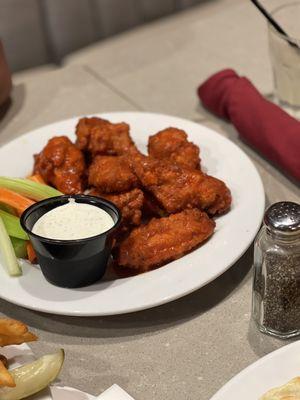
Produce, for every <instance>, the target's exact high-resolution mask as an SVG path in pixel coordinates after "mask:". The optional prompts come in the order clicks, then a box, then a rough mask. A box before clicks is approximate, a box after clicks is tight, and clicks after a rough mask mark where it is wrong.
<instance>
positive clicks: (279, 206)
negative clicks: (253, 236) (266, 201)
mask: <svg viewBox="0 0 300 400" xmlns="http://www.w3.org/2000/svg"><path fill="white" fill-rule="evenodd" d="M264 223H265V224H266V225H267V226H268V227H269V228H270V229H272V230H277V231H281V232H287V233H288V232H295V231H297V230H299V229H300V204H297V203H293V202H291V201H280V202H279V203H275V204H272V205H271V206H270V207H269V208H268V209H267V211H266V212H265V217H264Z"/></svg>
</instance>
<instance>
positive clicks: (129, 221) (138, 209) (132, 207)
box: [90, 189, 144, 227]
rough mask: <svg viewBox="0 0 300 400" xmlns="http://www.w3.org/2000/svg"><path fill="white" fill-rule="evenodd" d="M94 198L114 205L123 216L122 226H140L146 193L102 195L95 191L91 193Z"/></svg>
mask: <svg viewBox="0 0 300 400" xmlns="http://www.w3.org/2000/svg"><path fill="white" fill-rule="evenodd" d="M90 194H91V195H93V196H99V197H103V198H104V199H107V200H109V201H111V202H112V203H114V204H115V205H116V206H117V207H118V208H119V210H120V211H121V214H122V226H123V227H128V226H131V225H136V226H137V225H140V223H141V218H142V207H143V203H144V193H143V192H142V191H141V190H140V189H133V190H130V191H129V192H125V193H120V194H106V193H100V192H99V191H97V190H95V189H93V190H91V191H90Z"/></svg>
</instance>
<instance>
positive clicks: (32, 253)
mask: <svg viewBox="0 0 300 400" xmlns="http://www.w3.org/2000/svg"><path fill="white" fill-rule="evenodd" d="M26 249H27V256H28V260H29V261H30V262H31V263H34V261H35V260H36V254H35V251H34V248H33V247H32V244H31V242H28V243H27V245H26Z"/></svg>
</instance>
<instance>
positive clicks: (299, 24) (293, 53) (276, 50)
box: [268, 1, 300, 115]
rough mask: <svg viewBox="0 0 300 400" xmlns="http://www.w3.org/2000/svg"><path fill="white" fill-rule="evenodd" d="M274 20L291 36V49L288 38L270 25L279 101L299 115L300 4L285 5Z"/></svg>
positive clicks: (271, 55) (271, 47)
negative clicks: (295, 44)
mask: <svg viewBox="0 0 300 400" xmlns="http://www.w3.org/2000/svg"><path fill="white" fill-rule="evenodd" d="M272 15H273V17H274V18H275V19H276V21H277V22H278V23H279V25H281V26H282V28H283V29H284V30H285V32H286V33H287V34H288V35H289V37H291V39H292V41H293V42H294V43H297V44H298V45H299V48H298V47H297V46H292V45H291V44H290V43H289V42H288V41H287V40H286V37H285V36H284V35H282V34H280V33H279V32H277V31H276V30H275V29H274V28H273V27H272V26H271V25H270V24H269V27H268V32H269V46H270V57H271V63H272V68H273V75H274V90H275V97H276V100H277V102H278V103H279V104H280V105H281V106H283V107H284V108H287V110H288V111H290V112H291V113H292V114H296V115H299V112H300V1H294V2H284V4H283V5H281V6H279V7H277V8H276V9H275V10H273V12H272Z"/></svg>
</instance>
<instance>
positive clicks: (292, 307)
mask: <svg viewBox="0 0 300 400" xmlns="http://www.w3.org/2000/svg"><path fill="white" fill-rule="evenodd" d="M252 316H253V319H254V321H255V322H256V324H257V326H258V328H259V329H260V331H261V332H264V333H268V334H270V335H273V336H276V337H279V338H286V339H287V338H290V337H293V336H297V335H300V205H299V204H297V203H293V202H288V201H286V202H279V203H275V204H273V205H272V206H270V207H269V208H268V209H267V210H266V212H265V217H264V225H263V227H262V228H261V230H260V232H259V233H258V235H257V237H256V240H255V243H254V274H253V296H252Z"/></svg>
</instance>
